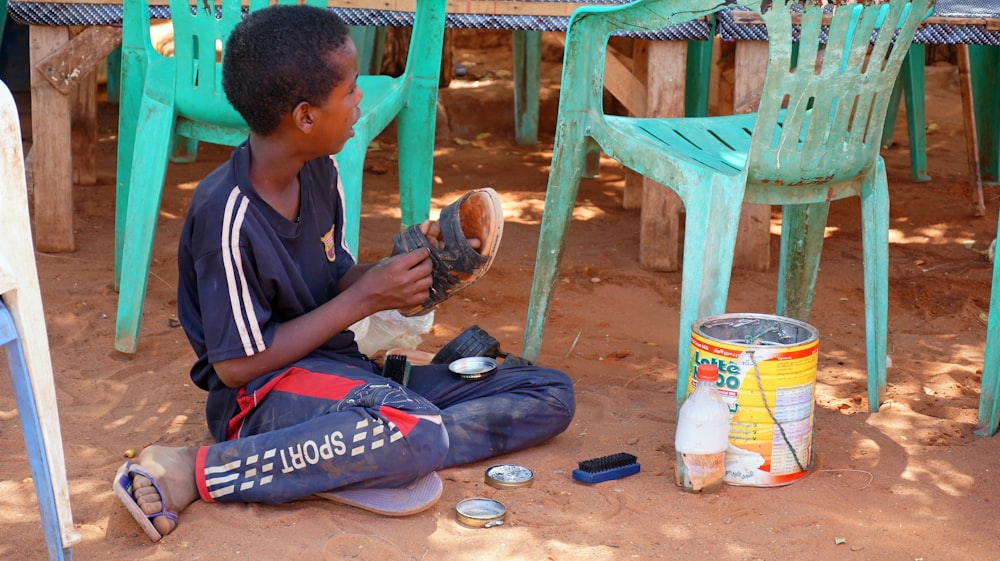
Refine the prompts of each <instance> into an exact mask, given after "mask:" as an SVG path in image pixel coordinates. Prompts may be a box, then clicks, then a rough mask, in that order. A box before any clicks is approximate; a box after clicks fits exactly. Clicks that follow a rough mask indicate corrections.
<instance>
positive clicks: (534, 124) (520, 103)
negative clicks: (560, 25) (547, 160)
mask: <svg viewBox="0 0 1000 561" xmlns="http://www.w3.org/2000/svg"><path fill="white" fill-rule="evenodd" d="M513 42H514V140H515V142H517V143H518V144H521V145H531V144H535V143H536V142H538V104H539V100H538V91H539V88H540V87H541V76H542V32H541V31H514V36H513Z"/></svg>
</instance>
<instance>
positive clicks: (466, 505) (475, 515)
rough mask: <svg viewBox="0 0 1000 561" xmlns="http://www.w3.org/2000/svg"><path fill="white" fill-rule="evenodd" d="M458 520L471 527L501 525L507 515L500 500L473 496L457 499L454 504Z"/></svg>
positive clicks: (505, 508)
mask: <svg viewBox="0 0 1000 561" xmlns="http://www.w3.org/2000/svg"><path fill="white" fill-rule="evenodd" d="M455 512H456V514H457V516H458V521H459V522H461V523H462V524H465V525H466V526H471V527H473V528H492V527H494V526H502V525H503V520H504V518H505V517H506V516H507V507H505V506H504V505H503V503H501V502H500V501H495V500H493V499H487V498H483V497H475V498H471V499H465V500H463V501H459V503H458V505H456V506H455Z"/></svg>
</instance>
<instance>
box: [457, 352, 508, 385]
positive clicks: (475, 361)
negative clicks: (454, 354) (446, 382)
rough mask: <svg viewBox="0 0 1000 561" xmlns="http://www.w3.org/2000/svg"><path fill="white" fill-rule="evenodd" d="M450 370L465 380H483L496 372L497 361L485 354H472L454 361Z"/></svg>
mask: <svg viewBox="0 0 1000 561" xmlns="http://www.w3.org/2000/svg"><path fill="white" fill-rule="evenodd" d="M448 370H450V371H451V373H452V374H454V375H455V376H458V377H459V378H462V379H465V380H482V379H483V378H486V377H487V376H492V375H493V374H496V371H497V361H496V360H494V359H492V358H489V357H485V356H470V357H465V358H460V359H458V360H455V361H452V363H451V364H449V365H448Z"/></svg>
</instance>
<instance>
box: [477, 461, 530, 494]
mask: <svg viewBox="0 0 1000 561" xmlns="http://www.w3.org/2000/svg"><path fill="white" fill-rule="evenodd" d="M534 482H535V474H533V473H532V472H531V470H530V469H528V468H526V467H524V466H519V465H517V464H497V465H495V466H490V467H488V468H486V484H487V485H489V486H490V487H493V488H495V489H516V488H518V487H531V484H532V483H534Z"/></svg>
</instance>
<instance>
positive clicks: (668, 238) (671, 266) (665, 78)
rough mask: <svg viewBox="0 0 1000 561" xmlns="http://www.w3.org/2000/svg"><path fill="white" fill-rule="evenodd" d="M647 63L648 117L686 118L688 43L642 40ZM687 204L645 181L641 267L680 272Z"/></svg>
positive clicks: (641, 227) (662, 188) (641, 221)
mask: <svg viewBox="0 0 1000 561" xmlns="http://www.w3.org/2000/svg"><path fill="white" fill-rule="evenodd" d="M643 43H645V44H646V45H647V46H648V48H649V51H648V54H647V60H646V115H647V116H649V117H683V116H684V78H685V61H686V60H687V43H686V42H684V41H643ZM683 209H684V205H683V204H682V203H681V199H680V197H678V196H677V194H676V193H674V192H673V191H672V190H671V189H669V188H667V187H665V186H663V185H661V184H659V183H657V182H655V181H653V180H651V179H649V178H648V177H644V178H642V208H641V209H640V213H641V214H640V224H641V225H640V229H639V266H641V267H642V268H643V269H647V270H652V271H676V270H678V269H680V265H681V257H680V255H681V252H680V239H681V237H680V229H681V226H680V223H681V212H682V211H683Z"/></svg>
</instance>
